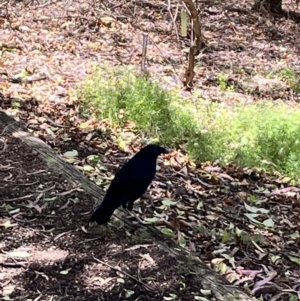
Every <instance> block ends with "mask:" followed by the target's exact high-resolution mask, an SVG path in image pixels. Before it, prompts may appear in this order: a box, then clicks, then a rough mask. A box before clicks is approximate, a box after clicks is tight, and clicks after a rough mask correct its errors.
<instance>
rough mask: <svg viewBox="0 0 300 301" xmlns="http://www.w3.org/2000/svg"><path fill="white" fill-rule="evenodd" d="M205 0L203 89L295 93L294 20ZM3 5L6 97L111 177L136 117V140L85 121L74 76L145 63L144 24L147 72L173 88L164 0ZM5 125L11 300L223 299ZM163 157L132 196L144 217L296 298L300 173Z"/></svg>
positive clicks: (60, 148)
mask: <svg viewBox="0 0 300 301" xmlns="http://www.w3.org/2000/svg"><path fill="white" fill-rule="evenodd" d="M201 5H202V7H201V10H200V11H201V13H200V16H201V21H202V22H203V24H204V34H205V35H206V37H207V39H208V46H209V47H208V50H207V51H205V52H203V53H202V54H201V55H200V57H199V59H200V62H201V64H200V65H199V66H198V68H197V70H196V71H197V74H196V79H197V81H196V88H197V89H199V91H201V92H200V93H201V97H202V98H204V99H208V100H212V101H224V102H227V103H228V104H231V105H234V104H235V103H237V102H241V101H245V102H250V103H252V102H258V101H264V100H265V99H269V100H270V99H274V100H276V99H283V100H285V101H286V102H292V101H296V100H298V94H297V79H296V80H295V77H294V76H295V72H293V70H295V69H296V68H297V66H298V42H297V38H298V36H299V28H298V26H297V24H295V23H294V22H293V21H291V20H288V19H287V20H286V19H273V18H268V19H266V16H261V15H259V14H255V13H252V12H251V13H250V10H249V8H250V7H251V5H252V3H250V2H249V3H248V2H247V3H243V7H239V5H242V4H239V3H233V5H232V7H231V8H229V7H227V8H226V7H225V6H224V4H220V3H213V2H211V1H209V2H207V3H206V2H202V3H201ZM226 5H229V3H226ZM0 9H1V18H0V23H1V25H0V26H1V27H0V36H1V57H0V68H1V72H0V89H1V90H0V93H1V94H0V106H1V108H2V109H5V110H6V111H7V113H9V114H13V115H15V116H16V118H17V119H19V120H20V121H21V122H23V123H24V124H26V125H27V127H28V129H30V131H32V132H33V133H34V134H35V135H37V136H38V137H40V138H41V139H43V140H44V141H46V142H47V143H48V144H49V145H50V146H51V147H52V148H54V149H56V150H57V152H58V153H59V154H65V155H66V152H69V153H67V155H68V160H70V161H72V163H73V164H74V165H75V166H77V167H78V168H80V169H81V170H82V171H83V172H85V173H86V174H87V175H88V176H89V177H90V178H92V179H93V180H95V181H96V183H98V184H99V185H101V186H102V187H103V188H105V187H106V185H107V184H108V183H109V180H110V179H111V178H112V175H113V174H114V172H115V171H116V169H117V167H118V166H119V165H121V164H123V162H124V160H125V159H126V158H128V157H129V156H130V155H131V154H132V153H133V152H134V151H136V150H137V149H138V148H139V147H140V144H141V140H140V138H141V137H140V136H136V135H135V134H134V133H132V132H131V131H130V124H128V125H127V127H126V128H125V130H123V131H124V135H125V136H126V137H127V138H128V139H129V140H130V141H131V143H130V145H127V144H126V145H124V144H122V143H121V145H120V141H118V140H117V139H114V138H115V134H114V133H113V132H111V131H110V128H109V126H108V124H107V121H105V120H104V121H101V122H96V121H92V120H90V121H88V127H82V125H83V124H86V123H87V120H86V119H84V118H81V117H79V107H78V100H77V97H76V94H75V93H74V89H75V88H76V86H77V84H78V83H80V82H81V81H82V80H83V79H84V78H85V77H86V75H88V74H89V73H90V70H91V67H93V66H95V65H96V64H98V63H99V62H106V63H107V62H109V63H110V64H111V66H113V65H120V64H135V65H139V64H140V53H141V42H142V32H143V31H146V32H148V33H149V35H150V40H151V43H150V45H149V49H148V61H149V67H148V70H149V72H150V73H151V74H152V75H153V76H155V77H157V78H158V79H159V80H160V81H161V84H162V85H163V86H165V87H166V88H168V87H171V88H173V87H176V86H177V85H179V84H180V81H179V76H180V68H181V66H182V65H181V57H182V56H181V52H180V51H179V50H178V48H177V45H178V43H177V40H176V35H175V34H174V29H173V25H172V22H171V21H170V16H169V13H168V10H167V7H166V5H165V3H164V2H160V1H156V2H153V3H152V2H151V4H150V2H149V3H148V2H147V3H146V4H145V3H144V4H143V3H139V2H132V1H129V2H121V3H119V4H118V5H116V4H112V3H110V2H106V1H100V2H99V3H94V2H93V1H80V0H76V1H73V2H72V3H70V5H69V6H68V5H66V4H65V3H64V2H63V1H56V2H45V3H38V2H33V1H32V2H28V3H25V2H13V1H10V2H8V3H7V5H5V6H1V7H0ZM295 9H296V8H295ZM286 68H289V69H286ZM174 70H175V71H174ZM289 70H292V72H287V71H289ZM291 74H292V75H293V76H291ZM246 92H247V93H246ZM182 94H183V95H185V92H182ZM187 96H188V95H187ZM0 133H1V141H2V142H1V145H2V150H1V153H0V162H1V163H0V164H1V166H0V173H1V177H0V187H1V189H0V196H1V201H0V206H1V208H0V213H1V223H0V227H1V232H0V235H1V243H0V244H1V248H0V249H1V257H0V279H1V290H2V291H1V293H2V295H3V296H5V298H6V300H9V299H11V300H16V299H17V298H20V299H22V300H26V299H36V298H39V299H42V300H71V299H72V300H98V299H99V300H100V299H101V298H102V299H104V300H116V299H118V298H119V299H128V300H136V299H137V298H138V297H139V296H140V295H142V296H143V300H163V299H165V300H172V299H174V300H197V298H198V299H199V297H206V298H207V299H208V300H212V299H211V298H210V296H209V295H208V296H207V295H205V294H204V292H202V291H201V290H200V289H199V286H198V283H197V279H195V277H194V275H193V274H190V270H189V266H188V264H187V263H183V264H181V263H178V262H174V261H172V259H171V258H169V257H167V254H164V253H162V251H161V250H159V249H157V248H156V247H155V246H154V245H153V239H151V237H150V238H149V237H145V234H144V233H143V231H141V230H140V229H127V228H126V227H123V226H122V225H119V222H118V221H115V222H114V226H115V227H114V228H113V230H112V231H111V232H110V233H109V235H105V233H103V232H102V230H101V229H100V233H95V231H96V230H95V228H89V227H88V225H87V219H88V216H89V214H90V212H91V210H92V208H93V207H94V205H95V204H93V202H91V201H90V200H89V198H88V196H86V195H85V194H84V193H83V192H82V191H78V190H73V189H75V188H76V187H73V186H72V184H71V183H68V182H65V181H62V180H61V178H60V177H59V176H58V175H56V174H51V173H50V174H49V171H47V170H45V167H44V165H43V163H42V162H40V161H38V159H37V157H36V154H35V152H34V150H32V149H28V148H26V147H25V146H24V145H23V144H21V143H20V142H19V141H17V140H15V139H13V138H12V137H9V136H7V134H6V132H5V129H0ZM142 138H143V137H142ZM120 147H121V149H123V152H121V151H120ZM93 156H99V157H100V161H99V162H98V161H97V162H98V163H95V161H93ZM159 166H160V168H161V169H160V170H159V172H158V176H157V178H156V180H155V181H154V183H153V185H152V187H151V189H150V191H149V192H148V194H147V195H146V198H143V199H142V200H140V202H139V203H138V205H137V206H135V210H136V213H137V214H139V216H140V218H141V219H144V220H146V221H148V222H152V223H155V224H156V225H157V227H160V228H161V230H162V231H163V232H164V233H165V234H166V235H168V236H169V237H170V239H174V240H175V241H177V242H178V243H179V244H180V245H181V246H182V247H185V248H187V249H189V250H191V251H193V252H196V254H197V255H198V256H199V257H200V258H201V259H202V260H203V261H204V262H206V263H207V264H208V265H210V266H211V267H212V268H214V269H216V270H217V271H218V272H219V273H220V274H222V275H223V276H224V277H226V278H227V279H228V280H230V281H232V283H233V284H234V285H238V286H240V287H241V288H243V289H245V290H246V291H249V292H252V293H253V294H254V295H256V296H262V297H263V298H264V300H270V298H271V297H280V298H281V300H297V298H299V280H298V279H299V257H298V256H299V255H298V253H299V247H298V246H299V242H300V237H299V222H298V216H299V188H298V187H294V186H291V185H290V184H289V182H288V181H286V179H284V178H280V177H270V176H268V175H267V174H264V173H260V172H259V171H255V170H251V169H249V168H243V169H241V168H238V167H237V166H235V165H234V164H231V165H228V166H227V167H224V168H220V167H217V166H214V165H212V164H211V163H210V162H203V164H202V165H196V164H194V163H193V162H192V161H190V160H189V159H188V158H187V157H186V156H185V155H184V154H182V153H180V152H176V151H174V152H173V153H171V154H170V156H168V157H166V158H165V159H164V161H163V162H160V164H159ZM140 231H141V232H140ZM125 252H126V256H124V253H125ZM127 255H128V256H127ZM162 258H163V260H161V259H162ZM108 264H109V265H108ZM132 277H133V278H132Z"/></svg>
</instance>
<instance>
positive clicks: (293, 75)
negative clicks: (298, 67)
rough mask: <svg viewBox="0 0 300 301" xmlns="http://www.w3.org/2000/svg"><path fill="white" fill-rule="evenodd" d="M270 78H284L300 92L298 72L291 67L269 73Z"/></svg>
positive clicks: (292, 87)
mask: <svg viewBox="0 0 300 301" xmlns="http://www.w3.org/2000/svg"><path fill="white" fill-rule="evenodd" d="M268 77H269V78H275V77H278V78H280V79H282V80H284V81H285V82H286V83H287V84H288V85H289V86H290V87H291V89H293V90H294V91H295V92H296V93H299V92H300V79H299V76H298V74H297V72H296V71H295V70H293V69H291V68H289V67H286V68H283V69H281V70H279V71H274V72H271V73H270V74H268Z"/></svg>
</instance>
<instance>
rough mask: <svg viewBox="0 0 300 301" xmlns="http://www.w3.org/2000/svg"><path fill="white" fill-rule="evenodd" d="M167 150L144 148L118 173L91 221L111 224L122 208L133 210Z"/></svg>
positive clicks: (157, 147)
mask: <svg viewBox="0 0 300 301" xmlns="http://www.w3.org/2000/svg"><path fill="white" fill-rule="evenodd" d="M168 152H169V151H168V150H167V149H166V148H163V147H161V146H159V145H156V144H149V145H147V146H145V147H144V148H142V149H141V150H140V151H139V152H138V153H137V154H135V155H134V156H133V158H131V159H130V160H129V161H128V162H127V163H125V164H124V166H123V167H122V168H121V169H120V170H119V171H118V172H117V173H116V176H115V178H114V179H113V181H112V182H111V184H110V186H109V188H108V190H107V192H106V195H105V197H104V199H103V201H102V203H101V204H100V206H99V207H98V208H97V209H96V210H95V211H94V213H93V214H92V216H91V218H90V221H91V222H93V221H96V222H97V223H98V224H99V225H101V224H106V223H107V222H109V220H110V218H111V216H112V214H113V212H114V211H115V209H117V208H118V207H120V206H123V208H126V206H127V208H128V210H132V208H133V203H134V201H135V200H137V199H138V198H140V197H141V196H142V195H143V194H144V193H145V192H146V190H147V188H148V186H149V185H150V183H151V181H152V180H153V178H154V176H155V172H156V160H157V157H158V156H159V155H160V154H164V153H168Z"/></svg>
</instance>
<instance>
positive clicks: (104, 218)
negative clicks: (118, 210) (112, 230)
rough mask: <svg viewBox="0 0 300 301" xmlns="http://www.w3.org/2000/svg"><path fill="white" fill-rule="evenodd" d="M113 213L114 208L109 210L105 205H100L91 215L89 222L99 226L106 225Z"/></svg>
mask: <svg viewBox="0 0 300 301" xmlns="http://www.w3.org/2000/svg"><path fill="white" fill-rule="evenodd" d="M114 211H115V209H114V208H110V207H108V206H107V204H106V205H105V204H104V205H103V203H102V204H100V206H99V207H98V208H97V209H96V210H95V211H94V213H93V214H92V216H91V218H90V222H97V223H98V224H99V225H103V224H106V223H108V222H109V220H110V218H111V216H112V215H113V213H114Z"/></svg>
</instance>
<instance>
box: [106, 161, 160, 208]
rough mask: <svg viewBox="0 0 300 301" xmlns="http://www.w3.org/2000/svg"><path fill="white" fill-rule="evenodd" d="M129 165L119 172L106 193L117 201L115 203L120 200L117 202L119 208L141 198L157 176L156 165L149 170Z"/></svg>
mask: <svg viewBox="0 0 300 301" xmlns="http://www.w3.org/2000/svg"><path fill="white" fill-rule="evenodd" d="M128 163H132V162H130V161H129V162H128ZM128 163H126V164H125V165H124V166H123V168H121V169H120V170H119V171H118V172H117V174H116V176H115V178H114V179H113V181H112V182H111V184H110V186H109V188H108V190H107V193H106V195H107V197H108V198H109V199H111V200H112V199H114V200H115V201H114V202H117V201H116V200H120V201H118V202H117V203H118V206H120V205H122V204H124V203H127V202H129V201H135V200H136V199H138V198H139V197H141V196H142V195H143V194H144V193H145V191H146V190H147V188H148V186H149V184H150V183H151V181H152V180H153V178H154V174H155V167H156V165H155V166H154V168H152V169H149V168H143V167H141V166H138V165H135V164H128Z"/></svg>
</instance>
